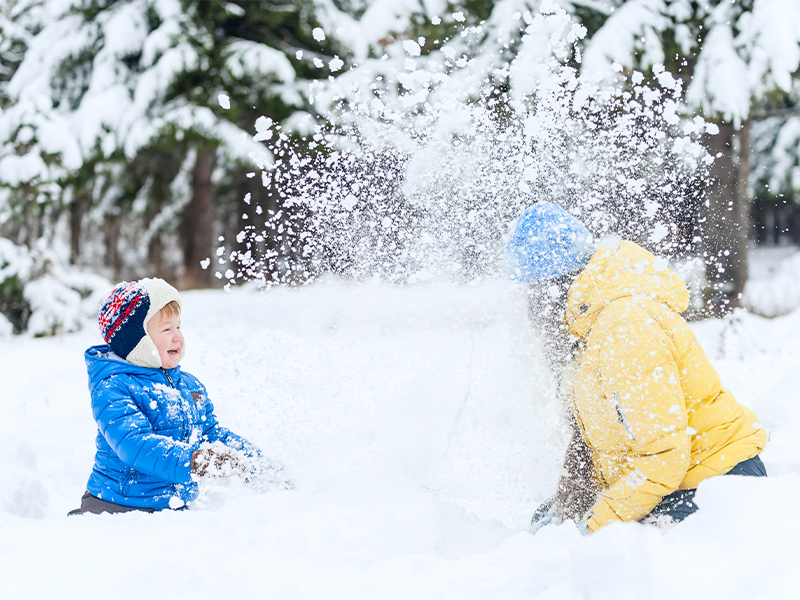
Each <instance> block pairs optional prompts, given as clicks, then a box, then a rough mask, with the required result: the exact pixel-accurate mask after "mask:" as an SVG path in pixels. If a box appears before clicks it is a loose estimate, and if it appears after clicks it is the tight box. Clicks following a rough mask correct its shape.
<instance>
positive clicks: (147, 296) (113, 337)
mask: <svg viewBox="0 0 800 600" xmlns="http://www.w3.org/2000/svg"><path fill="white" fill-rule="evenodd" d="M172 301H175V302H177V303H178V305H180V304H181V297H180V294H178V290H176V289H175V288H174V287H172V286H171V285H170V284H168V283H167V282H166V281H164V280H163V279H158V278H154V279H142V280H140V281H135V282H133V283H128V282H127V281H123V282H122V283H120V284H118V285H117V287H115V288H114V289H113V291H112V292H111V294H110V295H109V296H108V298H107V299H106V301H105V302H103V304H102V305H100V310H99V311H98V314H97V317H98V320H99V322H100V332H101V333H102V334H103V339H104V340H105V341H106V343H107V344H108V345H109V346H110V347H111V350H113V351H114V354H116V355H117V356H119V357H120V358H124V359H125V360H127V361H129V362H132V363H133V364H135V365H139V366H140V367H152V368H156V369H157V368H159V367H161V366H162V364H161V358H160V357H159V354H158V349H157V348H156V345H155V344H154V343H153V340H151V339H150V336H149V335H147V324H148V323H149V322H150V319H152V318H153V316H154V315H155V314H156V313H158V311H160V310H161V309H162V308H164V307H165V306H166V305H167V304H169V303H170V302H172Z"/></svg>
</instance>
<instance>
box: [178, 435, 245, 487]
mask: <svg viewBox="0 0 800 600" xmlns="http://www.w3.org/2000/svg"><path fill="white" fill-rule="evenodd" d="M249 470H250V465H249V464H248V461H247V459H246V458H245V457H244V456H243V455H241V454H239V453H238V452H237V451H236V450H234V449H233V448H229V447H228V446H226V445H225V444H223V443H221V442H214V443H213V444H208V443H206V444H203V445H201V446H200V448H198V449H197V450H195V451H194V452H193V453H192V475H193V477H195V478H198V479H202V478H219V477H233V476H239V477H241V476H243V475H245V474H246V473H247V472H248V471H249Z"/></svg>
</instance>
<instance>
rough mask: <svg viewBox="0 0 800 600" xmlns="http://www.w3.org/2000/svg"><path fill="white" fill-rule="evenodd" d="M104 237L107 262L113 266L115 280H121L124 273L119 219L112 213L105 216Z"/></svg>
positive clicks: (109, 265) (107, 264)
mask: <svg viewBox="0 0 800 600" xmlns="http://www.w3.org/2000/svg"><path fill="white" fill-rule="evenodd" d="M103 233H104V235H103V239H104V242H105V246H106V256H105V264H106V266H108V267H111V270H112V271H113V274H114V280H115V281H119V278H120V275H121V273H122V260H121V257H120V255H119V243H118V242H119V221H118V219H117V218H115V217H113V216H112V215H106V217H105V230H104V232H103Z"/></svg>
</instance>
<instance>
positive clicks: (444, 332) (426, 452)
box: [225, 3, 707, 528]
mask: <svg viewBox="0 0 800 600" xmlns="http://www.w3.org/2000/svg"><path fill="white" fill-rule="evenodd" d="M545 4H546V3H545ZM463 33H464V35H463V36H462V35H458V36H455V37H454V38H453V39H452V40H449V41H447V42H446V43H445V44H443V45H442V46H441V47H440V49H435V50H433V51H430V52H428V53H427V54H425V55H423V52H422V48H423V44H422V43H423V42H424V40H422V39H419V40H405V41H404V42H402V43H398V44H393V45H391V46H390V47H388V48H387V55H386V59H385V60H383V59H380V58H379V59H374V60H369V61H367V62H365V63H364V64H362V65H360V66H359V67H357V68H352V69H351V70H350V71H347V72H345V73H343V74H341V75H340V76H339V77H337V78H336V79H334V80H333V81H329V82H327V83H325V84H319V85H318V86H317V87H316V88H314V90H313V92H314V93H313V100H314V102H315V104H316V106H317V107H318V108H319V110H323V111H329V112H328V113H327V117H328V120H329V122H330V123H331V125H330V126H329V127H327V128H319V129H317V130H314V131H311V132H309V133H308V135H307V136H306V138H305V139H304V140H303V141H302V142H296V141H294V142H293V141H292V139H291V138H290V136H289V135H287V133H286V132H285V131H283V130H282V129H281V127H280V126H278V125H277V124H276V123H274V122H273V121H272V120H271V119H269V118H267V117H261V118H260V119H259V120H258V122H257V123H256V132H257V133H256V136H255V139H256V141H261V142H263V143H265V145H266V148H267V150H268V153H269V156H265V157H263V158H262V159H261V160H262V162H261V164H262V166H263V169H262V172H261V177H262V182H263V183H264V185H265V187H267V188H268V189H269V190H270V193H271V194H272V195H273V197H275V198H277V199H279V201H278V203H277V205H278V207H279V208H278V209H276V210H273V211H272V212H271V213H270V212H269V211H267V214H266V215H265V217H266V219H265V220H266V227H261V226H259V225H255V224H254V225H252V226H249V227H247V228H246V229H244V230H243V231H242V232H240V234H239V239H238V240H237V241H238V242H239V243H240V244H242V245H244V246H245V250H243V251H242V252H241V253H239V256H238V260H237V262H238V263H239V264H240V265H241V266H240V267H239V268H238V270H237V271H234V270H233V269H230V270H229V271H228V272H227V273H226V274H225V277H226V279H228V281H229V282H236V281H241V280H247V279H255V280H257V281H258V282H259V284H260V285H261V286H265V287H271V286H272V285H273V284H280V283H292V284H296V283H301V282H307V281H311V280H315V279H319V278H320V276H321V275H324V274H325V273H334V274H336V275H339V276H340V277H341V278H342V279H344V280H348V279H349V280H355V281H357V282H362V283H366V282H368V284H366V285H354V286H348V285H347V284H346V283H345V282H342V281H339V282H337V283H336V284H335V285H334V284H332V283H331V282H330V281H327V280H325V279H323V281H320V282H319V285H315V286H309V287H306V288H303V289H301V290H296V292H297V293H295V291H292V290H286V289H280V290H273V292H272V293H271V294H268V296H270V300H271V301H275V302H277V301H278V299H279V298H284V300H281V302H284V301H285V302H286V303H287V304H286V305H287V306H288V305H290V304H291V305H292V306H293V307H294V308H293V310H296V311H298V317H297V320H296V321H294V322H293V324H292V325H291V327H289V325H288V324H282V325H281V326H280V327H289V331H287V332H284V333H282V334H280V335H279V334H276V332H271V333H270V335H269V339H270V348H271V349H270V351H269V352H259V353H257V354H255V355H253V356H252V357H250V356H242V357H238V358H237V360H236V361H235V362H236V364H237V365H239V364H241V365H245V366H246V365H248V364H250V365H251V366H252V370H253V372H259V369H262V368H263V365H269V368H268V369H267V370H266V374H265V381H264V382H263V385H262V386H260V388H259V389H260V390H265V391H264V392H260V393H259V394H257V395H255V396H252V397H253V398H254V400H253V402H252V404H251V405H249V406H247V407H243V408H242V410H244V411H245V412H247V415H248V417H247V420H248V422H251V423H258V424H262V425H263V426H264V427H268V428H269V429H270V432H271V433H270V435H264V436H263V439H269V440H272V441H273V443H274V447H265V448H264V450H265V451H266V452H267V453H268V454H270V455H272V456H275V457H276V458H278V459H281V460H283V461H284V462H285V463H286V465H287V468H288V469H289V470H290V471H294V472H295V473H296V474H297V476H298V480H297V483H298V486H299V487H300V489H304V488H306V487H307V486H311V487H313V485H314V484H315V481H316V482H320V481H325V480H326V478H328V477H331V476H332V475H336V476H338V475H340V474H344V473H352V472H354V471H359V470H363V469H367V470H368V471H370V470H371V469H379V471H380V472H381V473H382V476H385V477H388V478H389V479H392V478H401V479H403V478H408V479H410V480H411V481H412V482H413V485H416V486H419V487H420V488H423V489H425V490H427V491H429V492H432V493H435V494H436V496H437V498H440V499H443V500H447V501H453V502H455V503H456V504H457V505H459V506H460V507H462V508H464V509H466V510H467V511H469V512H471V513H473V514H475V515H477V516H478V517H479V518H480V519H483V520H492V519H494V520H497V521H499V522H501V523H503V524H504V525H505V526H507V527H515V528H516V527H524V526H525V525H526V524H527V522H528V520H529V519H530V515H531V513H532V511H533V509H534V508H535V506H536V503H537V502H539V501H541V500H543V499H544V497H546V495H548V494H549V493H551V491H552V490H553V489H554V487H555V482H556V479H557V476H558V468H559V465H560V462H561V458H562V457H563V451H564V448H565V446H566V441H567V440H568V439H569V435H570V432H569V430H568V426H567V424H566V419H565V418H564V407H563V405H562V404H561V401H560V400H559V399H558V397H557V395H558V394H557V391H556V386H555V382H554V379H553V376H552V373H550V371H549V370H548V369H547V367H546V366H545V363H544V361H543V360H542V357H541V355H540V348H539V344H538V343H537V339H536V336H537V332H536V330H535V328H534V327H531V324H530V322H529V319H528V314H527V306H526V296H525V294H524V291H523V290H522V289H521V288H520V287H519V285H518V284H512V283H510V282H508V281H507V280H505V275H504V271H505V266H504V264H503V245H504V238H505V236H506V233H507V231H508V229H509V226H510V224H511V222H512V221H513V220H514V218H515V217H516V216H517V215H518V214H519V212H520V211H521V210H522V209H523V208H524V207H525V206H527V205H529V204H532V203H534V202H537V201H539V200H548V201H551V202H556V203H558V204H560V205H562V206H564V207H566V208H567V209H568V210H570V211H571V212H573V213H574V214H575V215H576V216H577V217H578V218H580V219H581V220H583V221H584V222H585V223H586V224H587V226H588V227H589V228H590V229H591V230H592V232H593V233H594V234H595V235H597V236H602V235H605V234H611V233H616V234H619V235H621V236H623V237H626V238H629V239H634V240H636V241H639V242H641V243H643V244H644V245H646V246H648V247H649V248H651V249H654V250H657V251H659V252H661V253H668V254H670V253H672V254H674V253H678V252H680V251H681V250H682V249H683V248H684V246H685V245H686V244H687V243H690V242H691V239H689V240H688V242H687V239H686V234H685V232H683V231H681V228H680V227H679V225H680V208H681V207H684V206H685V205H686V203H687V202H691V201H693V197H692V193H693V190H694V189H696V188H698V187H699V186H697V185H696V183H697V181H698V179H699V178H700V177H702V169H703V165H704V164H705V163H706V160H707V156H706V153H705V151H704V149H703V148H702V146H701V145H700V143H699V138H700V136H701V135H702V134H703V133H705V132H706V124H705V122H704V121H703V120H702V119H696V120H693V121H687V120H686V119H684V118H682V117H681V114H680V113H681V110H682V107H681V105H680V102H679V98H680V96H681V88H680V85H681V84H680V83H679V82H678V81H676V80H674V79H673V78H672V77H671V75H669V74H668V73H666V72H665V71H664V70H663V69H661V68H658V67H657V68H655V69H654V70H653V71H652V73H650V74H648V75H647V78H645V75H644V74H641V73H633V74H631V76H630V79H625V78H622V77H621V78H620V81H619V82H617V83H616V84H615V85H610V86H609V85H606V84H605V83H602V82H598V81H592V80H590V79H589V78H585V77H584V78H582V77H581V76H580V75H579V72H578V70H577V68H576V67H577V65H578V63H579V61H580V57H581V47H580V43H581V40H582V38H583V36H584V35H585V32H584V30H583V28H582V27H580V26H579V25H576V24H574V23H572V21H571V20H570V18H569V16H568V15H567V14H566V13H564V12H563V11H562V10H560V9H556V8H553V7H552V5H551V6H550V12H548V13H546V14H542V13H540V14H538V15H537V16H535V17H531V19H530V23H529V24H528V25H527V27H526V28H525V30H524V35H522V36H521V38H520V39H519V40H518V41H517V42H513V43H516V44H518V47H516V48H515V49H514V52H513V58H510V59H508V60H506V59H505V56H506V54H504V53H503V52H502V51H501V50H502V48H503V45H502V44H500V45H499V46H498V47H497V48H496V49H495V50H496V51H494V52H490V51H487V50H486V46H485V44H484V45H481V46H480V47H481V50H480V51H478V50H477V48H478V42H479V41H480V39H481V36H482V32H481V31H480V28H468V29H464V30H463ZM510 44H512V42H511V41H509V42H507V43H506V48H508V45H510ZM508 54H510V52H509V53H508ZM337 69H338V65H337ZM245 201H246V202H247V203H250V202H252V199H251V198H250V197H247V198H246V199H245ZM259 210H260V207H257V208H256V210H255V212H256V214H259ZM381 282H383V283H384V284H401V285H400V286H398V285H379V284H380V283H381ZM421 284H425V285H421ZM289 298H291V301H290V300H289ZM480 298H483V301H478V299H480ZM476 302H477V304H475V303H476ZM487 307H492V308H491V310H489V309H488V308H487ZM256 312H257V311H256ZM318 321H321V322H323V323H325V324H326V325H325V327H326V328H325V332H326V334H325V335H324V336H322V337H321V338H319V339H315V341H314V343H313V344H310V345H309V344H307V343H306V341H304V340H302V339H299V340H298V339H295V338H297V337H298V335H299V337H300V338H302V337H303V336H302V335H301V334H299V333H298V332H299V331H302V330H303V328H306V327H310V326H312V325H313V324H315V323H317V322H318ZM247 334H248V335H249V334H250V330H248V332H247ZM243 335H245V334H244V333H243ZM445 359H446V360H445ZM448 361H450V362H448ZM243 395H244V396H250V394H243ZM300 416H303V418H304V419H306V417H307V419H306V420H305V421H302V422H300V421H298V419H299V418H300ZM312 424H313V425H312ZM315 428H316V429H315ZM281 429H285V433H284V434H283V436H282V434H281V433H279V431H278V430H281ZM301 433H302V435H301ZM282 437H283V441H281V439H282ZM324 444H328V445H327V446H326V447H325V449H324V451H323V450H322V449H321V448H317V447H318V446H320V445H324ZM314 448H317V450H318V451H317V452H315V451H314ZM311 455H314V456H315V458H314V459H313V460H310V459H309V460H307V461H304V459H303V457H309V456H311ZM370 472H371V471H370Z"/></svg>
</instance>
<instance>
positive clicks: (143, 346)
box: [125, 330, 163, 369]
mask: <svg viewBox="0 0 800 600" xmlns="http://www.w3.org/2000/svg"><path fill="white" fill-rule="evenodd" d="M145 332H146V330H145ZM125 360H127V361H128V362H130V363H133V364H135V365H138V366H140V367H149V368H151V369H160V368H161V367H162V366H163V365H162V364H161V356H160V355H159V354H158V348H156V345H155V344H154V343H153V340H151V339H150V336H149V335H147V333H145V335H144V337H142V339H141V340H139V343H138V344H136V347H135V348H134V349H133V350H132V351H131V353H130V354H128V356H127V357H126V358H125Z"/></svg>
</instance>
